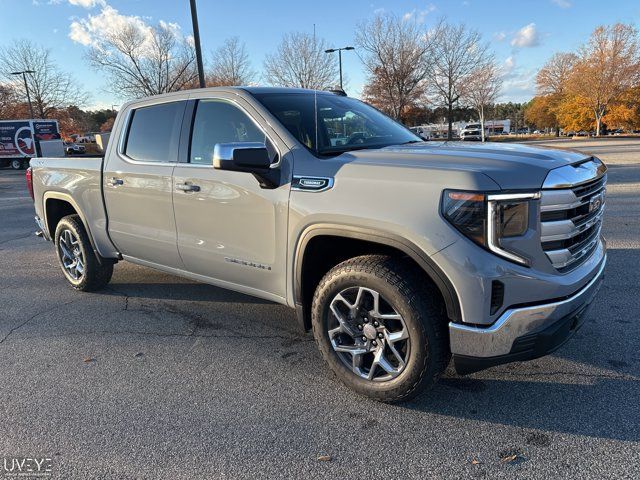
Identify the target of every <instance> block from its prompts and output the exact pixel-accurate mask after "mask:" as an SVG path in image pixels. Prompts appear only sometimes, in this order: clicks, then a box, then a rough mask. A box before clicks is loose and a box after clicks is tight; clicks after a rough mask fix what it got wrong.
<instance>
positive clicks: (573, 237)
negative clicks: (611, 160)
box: [540, 160, 607, 272]
mask: <svg viewBox="0 0 640 480" xmlns="http://www.w3.org/2000/svg"><path fill="white" fill-rule="evenodd" d="M591 162H593V160H592V161H591ZM598 163H599V164H600V165H602V168H596V169H594V172H595V173H594V178H592V179H589V180H587V181H583V182H580V183H578V184H575V185H564V186H563V187H562V188H553V189H545V190H543V191H542V192H541V197H540V223H541V233H540V234H541V238H540V241H541V242H542V249H543V250H544V252H545V253H546V254H547V257H548V258H549V261H550V262H551V264H552V265H553V266H554V267H555V268H556V269H557V270H558V271H560V272H566V271H569V270H571V269H573V268H575V267H577V266H578V265H580V264H581V263H582V262H583V261H584V260H586V259H587V258H588V257H589V255H590V254H591V253H592V252H593V251H594V250H595V249H596V247H597V245H598V240H599V238H600V230H601V228H602V214H603V213H604V203H605V201H604V200H605V192H606V185H607V176H606V174H605V173H604V172H605V171H606V168H605V167H604V165H603V164H602V163H601V162H599V161H598Z"/></svg>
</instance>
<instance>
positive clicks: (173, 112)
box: [103, 95, 186, 268]
mask: <svg viewBox="0 0 640 480" xmlns="http://www.w3.org/2000/svg"><path fill="white" fill-rule="evenodd" d="M185 107H186V95H183V96H182V97H180V96H177V98H176V96H172V97H169V98H168V99H167V100H166V101H165V102H163V103H157V100H156V101H154V102H152V103H151V102H150V103H148V104H145V103H142V104H137V105H135V106H134V107H132V108H131V110H130V111H129V112H127V113H125V115H127V116H126V122H127V123H126V125H125V126H123V128H122V129H121V131H122V132H123V133H122V135H121V138H120V139H119V140H120V141H119V143H118V145H117V147H116V148H115V149H110V150H109V155H108V156H107V159H106V164H105V167H104V172H103V181H104V183H103V184H104V200H105V205H106V209H107V214H108V219H109V225H108V228H109V235H110V236H111V239H112V240H113V243H114V244H115V245H116V247H117V248H118V250H119V251H120V252H121V253H122V254H123V255H124V256H126V257H132V258H134V259H139V260H144V261H146V262H151V263H155V264H160V265H163V266H168V267H173V268H182V262H181V260H180V256H179V254H178V248H177V237H176V225H175V218H174V215H173V200H172V190H173V188H172V175H173V169H174V167H175V166H176V163H177V157H178V146H179V141H180V129H181V126H182V120H183V116H184V111H185ZM115 140H116V139H114V141H115Z"/></svg>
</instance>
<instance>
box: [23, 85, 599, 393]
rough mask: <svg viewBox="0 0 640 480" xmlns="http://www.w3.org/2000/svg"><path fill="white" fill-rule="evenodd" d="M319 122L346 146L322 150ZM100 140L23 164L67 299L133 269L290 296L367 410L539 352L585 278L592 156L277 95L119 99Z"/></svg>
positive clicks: (592, 286)
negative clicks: (430, 130)
mask: <svg viewBox="0 0 640 480" xmlns="http://www.w3.org/2000/svg"><path fill="white" fill-rule="evenodd" d="M336 123H341V124H344V125H345V128H347V126H349V125H351V126H352V128H353V129H354V132H351V133H350V132H349V131H348V130H347V131H346V132H345V135H348V138H350V139H352V140H353V141H349V142H347V144H345V145H339V146H336V145H332V144H331V142H330V141H329V135H328V134H327V127H328V126H329V125H334V124H336ZM356 128H357V130H356ZM356 133H357V135H356ZM360 134H362V135H360ZM113 139H114V140H113V141H111V142H109V144H108V146H107V151H106V153H105V156H104V157H103V158H102V157H95V158H91V157H86V158H79V159H78V160H76V161H74V162H69V161H66V160H64V159H56V158H41V159H34V160H32V161H31V168H30V169H29V170H28V172H27V179H28V181H27V184H28V185H29V188H30V193H31V195H32V197H33V198H34V203H35V213H36V223H37V224H38V228H39V229H40V234H41V235H42V236H43V237H44V238H45V239H47V240H52V241H53V242H54V245H55V252H56V255H57V258H58V262H59V264H60V267H61V270H62V272H63V275H64V278H65V279H66V281H67V282H68V283H69V284H70V285H71V286H72V287H73V288H75V289H77V290H81V291H93V290H98V289H100V288H103V287H104V286H105V285H106V284H107V283H108V282H109V280H110V279H111V275H112V273H113V268H114V265H115V264H116V263H117V262H119V261H130V262H133V263H136V264H139V265H144V266H147V267H151V268H155V269H158V270H161V271H164V272H168V273H171V274H175V275H180V276H183V277H186V278H190V279H193V280H198V281H202V282H206V283H210V284H213V285H217V286H220V287H223V288H228V289H231V290H237V291H239V292H243V293H245V294H248V295H253V296H256V297H260V298H263V299H267V300H269V301H273V302H278V303H281V304H284V305H288V306H290V307H292V308H294V309H295V311H296V313H297V319H298V322H299V324H300V326H301V327H302V328H303V329H305V330H309V329H312V330H313V335H314V337H315V339H316V342H317V344H318V347H319V349H320V352H321V353H322V356H323V357H324V359H325V360H326V362H327V364H328V366H329V367H330V368H331V370H333V372H335V374H336V376H337V377H338V378H339V379H340V380H342V381H343V382H344V383H345V384H347V385H349V386H350V387H351V388H353V389H354V390H356V391H357V392H359V393H361V394H364V395H367V396H369V397H371V398H374V399H377V400H381V401H388V402H396V401H402V400H405V399H408V398H411V397H412V396H414V395H415V394H416V393H418V392H419V391H422V390H424V389H426V388H428V387H430V386H432V385H433V384H434V382H436V381H437V379H438V378H439V376H440V375H441V374H442V373H443V371H444V370H445V368H446V367H447V365H448V363H449V360H450V358H451V356H453V361H454V365H455V367H456V369H457V370H458V372H459V373H469V372H474V371H478V370H481V369H484V368H488V367H491V366H494V365H498V364H503V363H508V362H513V361H521V360H528V359H532V358H537V357H540V356H542V355H545V354H547V353H549V352H552V351H554V350H555V349H557V348H559V347H560V346H561V345H562V344H563V343H564V342H565V341H566V340H567V339H568V338H570V337H571V336H572V335H573V333H574V332H576V331H577V330H578V328H580V326H581V325H582V323H583V322H584V319H585V312H586V310H587V307H588V305H589V304H590V303H591V302H592V301H593V299H594V297H595V295H596V293H597V291H598V289H599V288H600V285H601V284H602V278H603V272H604V267H605V262H606V253H605V243H604V241H603V240H602V238H601V236H600V229H601V225H602V215H603V208H604V194H605V188H606V180H607V176H606V167H605V165H604V164H603V163H602V162H601V161H600V160H598V159H597V158H596V157H593V156H591V155H586V154H582V153H577V152H567V151H558V150H552V149H542V148H534V147H530V146H521V145H515V144H509V145H501V144H493V145H490V146H489V145H473V146H465V147H463V148H461V147H460V145H456V144H448V143H439V142H438V143H435V142H434V143H428V142H422V141H421V139H420V138H419V137H418V136H416V135H414V134H413V133H411V132H410V131H408V130H407V129H406V128H405V127H403V126H402V125H400V124H397V123H396V122H395V121H393V120H391V119H390V118H388V117H386V116H385V115H383V114H382V113H380V112H379V111H377V110H376V109H374V108H372V107H370V106H368V105H366V104H365V103H363V102H360V101H358V100H355V99H353V98H348V97H343V96H338V95H334V94H332V93H328V92H319V91H318V92H316V91H310V90H300V89H281V88H230V87H229V88H207V89H200V90H194V91H182V92H175V93H170V94H165V95H161V96H157V97H151V98H147V99H142V100H136V101H133V102H130V103H128V104H126V105H125V106H123V107H122V108H121V110H120V112H119V114H118V117H117V119H116V121H115V125H114V129H113ZM43 268H46V267H45V266H43ZM541 388H542V387H541Z"/></svg>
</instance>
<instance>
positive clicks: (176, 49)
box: [87, 23, 198, 98]
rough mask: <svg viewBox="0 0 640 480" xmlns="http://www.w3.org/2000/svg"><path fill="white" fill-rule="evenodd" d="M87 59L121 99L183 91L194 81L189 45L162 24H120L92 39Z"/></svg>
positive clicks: (192, 49)
mask: <svg viewBox="0 0 640 480" xmlns="http://www.w3.org/2000/svg"><path fill="white" fill-rule="evenodd" d="M87 56H88V59H89V61H90V63H91V65H92V66H93V67H94V68H96V69H98V70H102V71H104V72H106V73H107V74H108V75H109V77H110V80H109V83H110V85H111V90H112V91H113V92H114V93H115V94H116V95H119V96H120V97H123V98H136V97H144V96H148V95H157V94H160V93H167V92H174V91H177V90H183V89H185V88H190V87H193V86H194V85H195V81H196V79H197V77H198V72H197V69H196V61H195V59H196V57H195V49H194V48H193V45H192V44H191V43H190V42H189V40H188V39H186V38H182V37H180V36H179V35H178V34H177V33H176V31H175V30H174V29H172V28H171V26H170V25H167V24H165V23H160V24H159V25H157V26H155V27H146V28H142V27H140V26H139V25H135V24H131V23H127V24H124V25H123V26H122V28H120V29H118V30H115V31H112V32H109V33H107V34H105V35H104V36H101V37H99V38H96V39H95V41H94V43H93V44H92V47H91V49H90V50H89V52H88V54H87Z"/></svg>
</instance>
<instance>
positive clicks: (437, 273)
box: [293, 224, 462, 330]
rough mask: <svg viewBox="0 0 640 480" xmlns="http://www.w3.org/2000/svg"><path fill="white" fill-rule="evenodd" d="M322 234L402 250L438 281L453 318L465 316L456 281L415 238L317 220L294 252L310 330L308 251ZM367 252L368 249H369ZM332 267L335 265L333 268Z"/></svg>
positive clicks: (301, 306) (299, 298) (302, 313)
mask: <svg viewBox="0 0 640 480" xmlns="http://www.w3.org/2000/svg"><path fill="white" fill-rule="evenodd" d="M319 237H334V238H335V237H338V238H339V239H348V240H352V241H356V242H363V244H367V245H369V246H374V247H378V248H379V249H382V250H383V251H389V252H400V253H402V254H404V255H406V256H407V257H409V258H410V259H411V260H412V261H413V262H414V263H415V264H416V265H417V266H418V267H419V268H420V269H421V270H422V272H423V273H424V274H425V275H426V276H427V277H428V278H430V279H431V281H432V282H433V283H434V284H435V286H436V287H437V289H438V290H439V292H440V293H441V295H442V298H443V300H444V303H445V307H446V311H447V316H448V317H449V319H450V320H452V321H454V322H458V321H460V320H461V318H462V314H461V309H460V301H459V299H458V295H457V293H456V291H455V289H454V287H453V284H452V283H451V281H450V280H449V278H448V277H447V275H446V274H445V273H444V272H443V271H442V269H440V267H439V266H438V265H436V263H435V262H434V261H433V260H432V259H431V258H429V256H428V255H427V254H426V253H425V252H423V251H422V250H421V249H420V248H419V247H418V246H417V245H415V244H414V243H413V242H411V241H410V240H407V239H406V238H404V237H400V236H398V235H395V234H393V233H390V232H386V231H379V230H375V229H371V228H362V227H353V226H347V225H337V224H317V225H312V226H310V227H307V228H306V229H305V230H304V231H303V232H302V234H301V235H300V236H299V239H298V242H297V243H296V248H295V254H294V265H293V299H294V303H295V309H296V314H297V318H298V323H299V325H300V326H301V327H302V328H303V329H304V330H309V329H310V327H311V319H310V314H309V312H310V308H309V307H310V305H308V303H309V302H308V298H309V293H310V292H308V291H305V278H304V276H305V260H307V261H308V259H307V257H306V255H307V254H308V252H309V246H310V245H312V242H313V241H314V240H317V239H318V238H319ZM363 253H366V251H365V252H363ZM331 267H333V265H331V266H330V267H329V269H330V268H331ZM327 271H328V269H327ZM311 296H312V294H311Z"/></svg>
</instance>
